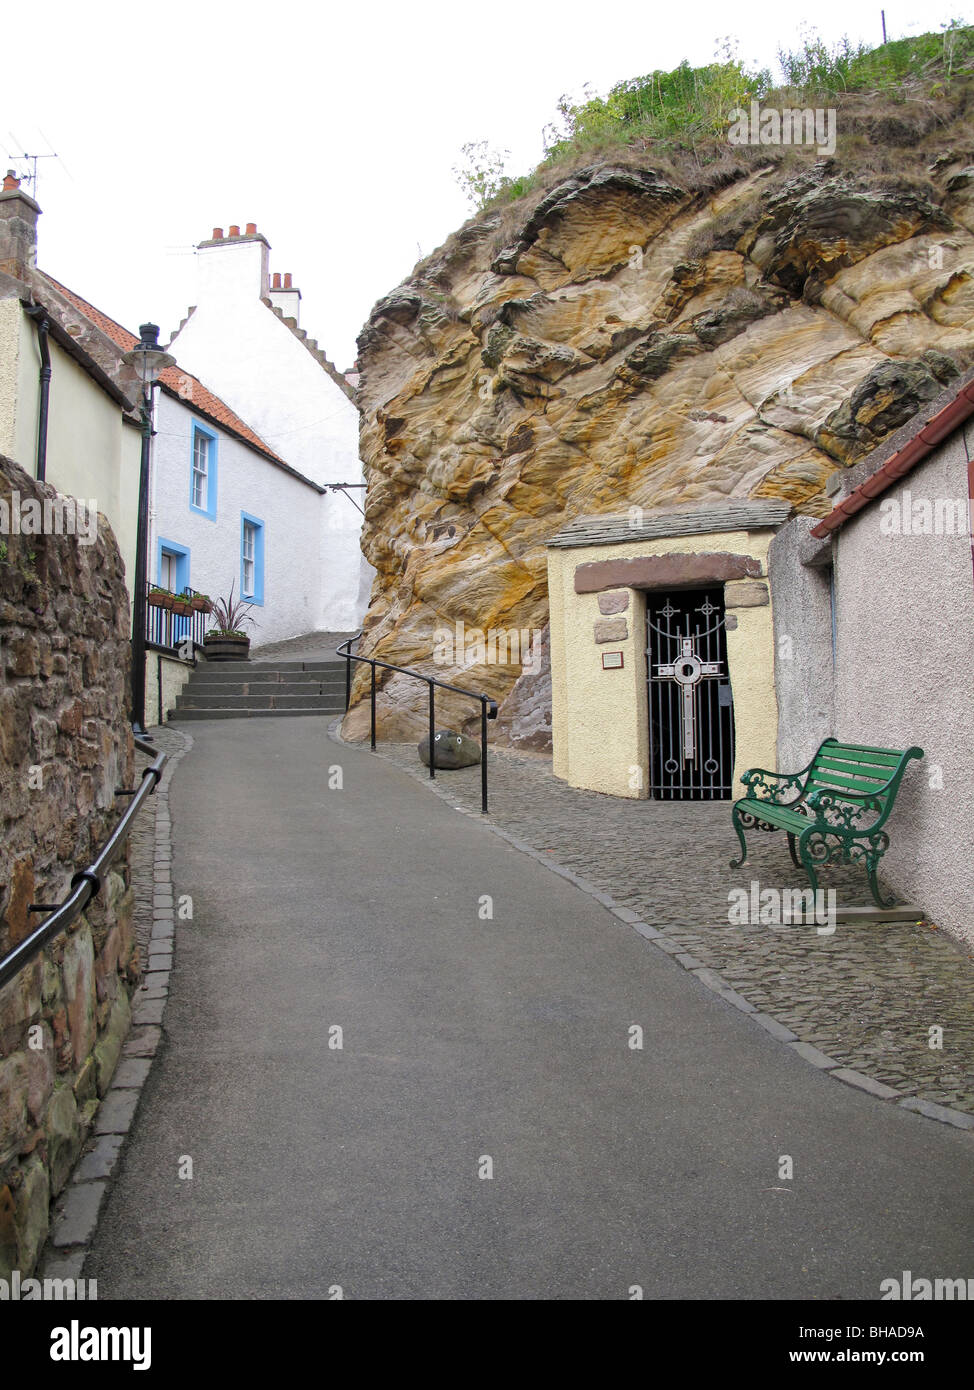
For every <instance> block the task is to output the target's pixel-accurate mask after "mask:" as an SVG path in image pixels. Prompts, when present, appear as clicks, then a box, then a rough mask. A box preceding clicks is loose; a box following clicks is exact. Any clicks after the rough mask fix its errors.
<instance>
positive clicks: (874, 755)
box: [819, 743, 903, 767]
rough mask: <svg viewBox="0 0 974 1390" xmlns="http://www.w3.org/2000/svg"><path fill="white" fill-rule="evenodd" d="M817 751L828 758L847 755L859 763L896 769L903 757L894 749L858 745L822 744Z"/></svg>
mask: <svg viewBox="0 0 974 1390" xmlns="http://www.w3.org/2000/svg"><path fill="white" fill-rule="evenodd" d="M819 751H820V752H821V753H822V754H824V755H827V756H829V757H835V756H836V754H839V755H843V754H847V755H848V756H849V757H850V758H855V759H856V760H858V761H859V762H864V763H879V764H881V765H883V766H885V767H898V766H899V764H900V760H901V758H902V757H903V754H902V753H898V752H897V751H896V749H895V748H866V747H865V746H864V745H862V744H858V743H828V744H823V746H822V748H821V749H820V750H819Z"/></svg>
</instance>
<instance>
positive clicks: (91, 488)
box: [0, 299, 141, 592]
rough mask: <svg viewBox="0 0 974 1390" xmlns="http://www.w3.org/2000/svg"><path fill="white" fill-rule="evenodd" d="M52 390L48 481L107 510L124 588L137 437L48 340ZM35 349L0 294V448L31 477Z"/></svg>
mask: <svg viewBox="0 0 974 1390" xmlns="http://www.w3.org/2000/svg"><path fill="white" fill-rule="evenodd" d="M50 352H51V392H50V406H49V414H48V424H47V470H46V471H47V482H49V483H50V484H51V486H52V487H55V488H57V490H58V491H59V492H62V493H64V494H66V495H67V496H70V497H76V498H79V499H80V500H82V501H84V502H85V503H88V502H91V501H94V504H95V506H96V507H97V509H98V511H100V512H102V513H104V515H105V516H106V517H107V519H108V521H109V524H110V525H111V528H112V530H113V531H114V533H115V539H116V540H117V542H118V547H119V550H120V551H121V553H122V559H123V560H124V562H125V577H126V583H127V584H128V586H129V589H130V592H131V581H132V571H133V566H134V563H135V535H136V527H137V523H138V488H139V456H140V450H141V436H140V434H139V431H138V429H137V428H134V427H132V426H130V425H127V424H125V422H124V420H123V416H122V410H121V407H120V406H119V405H118V403H117V402H115V401H113V400H112V399H111V397H110V396H108V395H107V394H106V393H105V392H104V391H103V390H102V389H101V387H100V386H98V385H97V383H96V382H94V381H93V380H92V379H91V377H90V376H89V375H88V374H87V372H85V370H84V369H83V368H82V367H81V366H79V365H78V363H77V362H75V361H74V359H73V358H71V357H69V356H68V354H67V353H66V352H65V351H64V350H63V349H62V348H60V347H58V345H57V344H56V343H55V342H54V341H53V340H51V341H50ZM40 367H41V355H40V349H39V347H38V345H37V333H36V330H35V328H34V325H33V324H32V323H31V321H30V319H28V317H27V315H26V314H25V313H24V311H23V307H22V305H21V303H20V301H19V300H18V299H4V300H0V453H5V454H6V455H7V456H8V457H9V458H12V459H14V460H15V462H17V463H19V464H20V466H21V468H23V469H24V470H25V472H27V473H29V474H30V475H31V477H34V476H35V475H36V471H37V408H38V402H39V398H40V384H39V374H40Z"/></svg>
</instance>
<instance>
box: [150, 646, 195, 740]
mask: <svg viewBox="0 0 974 1390" xmlns="http://www.w3.org/2000/svg"><path fill="white" fill-rule="evenodd" d="M160 667H161V669H162V710H163V714H162V717H160V714H159V676H158V671H159V668H160ZM192 674H193V667H192V666H190V665H189V664H188V663H187V662H185V661H175V660H173V659H172V658H170V657H165V656H163V655H162V653H161V652H147V653H146V658H145V722H146V727H147V728H148V727H150V726H151V725H153V724H164V723H165V722H166V715H167V714H168V712H169V710H171V709H174V708H175V706H176V696H177V695H178V694H179V693H180V691H181V690H182V688H183V686H184V685H185V684H186V682H187V681H188V680H189V678H190V676H191V675H192Z"/></svg>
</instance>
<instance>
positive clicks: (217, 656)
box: [203, 632, 250, 661]
mask: <svg viewBox="0 0 974 1390" xmlns="http://www.w3.org/2000/svg"><path fill="white" fill-rule="evenodd" d="M203 654H204V656H205V657H206V659H207V661H249V659H250V638H249V637H228V636H227V635H226V634H225V633H222V632H208V633H207V634H206V636H205V637H204V638H203Z"/></svg>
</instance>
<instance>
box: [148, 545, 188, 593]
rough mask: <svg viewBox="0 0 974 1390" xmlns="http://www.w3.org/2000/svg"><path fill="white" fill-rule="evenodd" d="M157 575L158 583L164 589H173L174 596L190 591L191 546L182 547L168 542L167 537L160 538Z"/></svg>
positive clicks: (157, 546) (157, 554) (157, 548)
mask: <svg viewBox="0 0 974 1390" xmlns="http://www.w3.org/2000/svg"><path fill="white" fill-rule="evenodd" d="M156 574H157V575H158V579H157V580H156V583H157V584H161V585H162V587H163V588H164V589H171V590H172V592H173V593H174V594H181V593H182V591H183V590H184V589H188V588H189V546H187V545H180V544H179V542H178V541H167V540H166V538H165V536H160V537H159V538H158V540H157V542H156Z"/></svg>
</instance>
